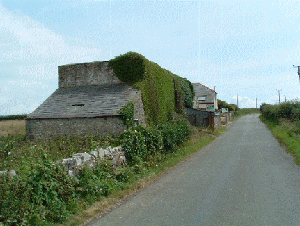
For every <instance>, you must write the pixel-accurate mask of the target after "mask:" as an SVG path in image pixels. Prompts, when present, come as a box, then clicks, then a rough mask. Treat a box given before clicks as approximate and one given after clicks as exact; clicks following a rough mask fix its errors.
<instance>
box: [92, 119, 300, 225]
mask: <svg viewBox="0 0 300 226" xmlns="http://www.w3.org/2000/svg"><path fill="white" fill-rule="evenodd" d="M299 191H300V174H299V167H298V166H297V165H296V164H295V163H294V162H293V158H292V157H291V156H290V155H289V154H287V153H286V151H285V150H284V148H283V147H281V146H280V145H279V143H278V142H277V141H276V139H275V138H274V137H273V136H272V134H271V132H270V131H269V130H268V129H267V127H266V126H265V125H264V124H263V123H262V122H261V121H260V120H259V118H258V115H250V116H245V117H243V118H241V119H239V120H237V121H234V122H233V123H232V124H231V125H230V126H229V128H228V129H227V131H226V132H225V133H223V134H222V135H221V136H220V137H218V138H217V139H216V140H215V141H213V142H212V143H210V144H209V145H208V146H206V147H205V148H204V149H202V150H200V151H199V152H198V153H197V154H196V155H194V156H193V157H192V158H190V159H188V160H187V161H185V162H183V163H181V164H179V165H178V166H177V167H175V168H174V169H173V170H172V171H170V172H168V173H167V174H165V175H163V176H162V177H161V178H160V179H158V180H157V181H155V182H154V183H152V184H151V185H150V186H148V187H147V188H146V189H144V190H143V191H141V192H139V193H138V194H136V195H135V196H134V197H132V198H130V199H129V200H127V201H125V202H124V203H123V204H122V205H120V206H119V207H117V208H115V209H113V210H112V211H110V212H109V213H108V214H106V215H103V216H101V217H99V218H98V219H97V220H96V221H94V222H93V223H92V224H91V225H122V226H123V225H130V226H134V225H281V226H282V225H300V193H299Z"/></svg>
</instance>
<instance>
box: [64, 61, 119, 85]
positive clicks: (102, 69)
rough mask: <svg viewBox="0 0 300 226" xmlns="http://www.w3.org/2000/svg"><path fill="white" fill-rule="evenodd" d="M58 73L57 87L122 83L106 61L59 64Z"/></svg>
mask: <svg viewBox="0 0 300 226" xmlns="http://www.w3.org/2000/svg"><path fill="white" fill-rule="evenodd" d="M58 75H59V81H58V86H59V88H63V87H73V86H81V85H111V84H120V83H123V82H122V81H121V80H119V79H118V77H117V76H116V75H115V74H114V72H113V69H112V68H111V67H110V66H109V62H108V61H101V62H98V61H96V62H91V63H79V64H68V65H63V66H59V67H58Z"/></svg>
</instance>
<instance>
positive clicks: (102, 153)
mask: <svg viewBox="0 0 300 226" xmlns="http://www.w3.org/2000/svg"><path fill="white" fill-rule="evenodd" d="M103 159H108V160H110V161H111V163H112V164H113V165H114V166H118V167H123V166H125V165H126V164H127V161H126V158H125V154H124V152H123V151H122V149H121V147H120V146H118V147H115V148H112V147H108V148H106V149H102V148H100V149H98V150H95V151H91V153H90V154H89V153H86V152H85V153H77V154H74V155H73V156H72V157H71V158H68V159H63V160H61V161H58V162H57V163H58V164H61V165H63V166H64V168H65V169H66V170H67V172H68V174H69V176H70V177H73V176H75V175H77V174H78V172H79V171H80V169H82V168H83V167H84V166H88V167H94V166H95V165H96V164H98V163H99V161H101V160H103Z"/></svg>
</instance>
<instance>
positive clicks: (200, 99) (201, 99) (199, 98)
mask: <svg viewBox="0 0 300 226" xmlns="http://www.w3.org/2000/svg"><path fill="white" fill-rule="evenodd" d="M205 99H206V98H205V97H198V100H199V101H205Z"/></svg>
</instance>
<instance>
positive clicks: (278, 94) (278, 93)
mask: <svg viewBox="0 0 300 226" xmlns="http://www.w3.org/2000/svg"><path fill="white" fill-rule="evenodd" d="M280 91H282V89H280V90H278V96H279V104H280Z"/></svg>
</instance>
